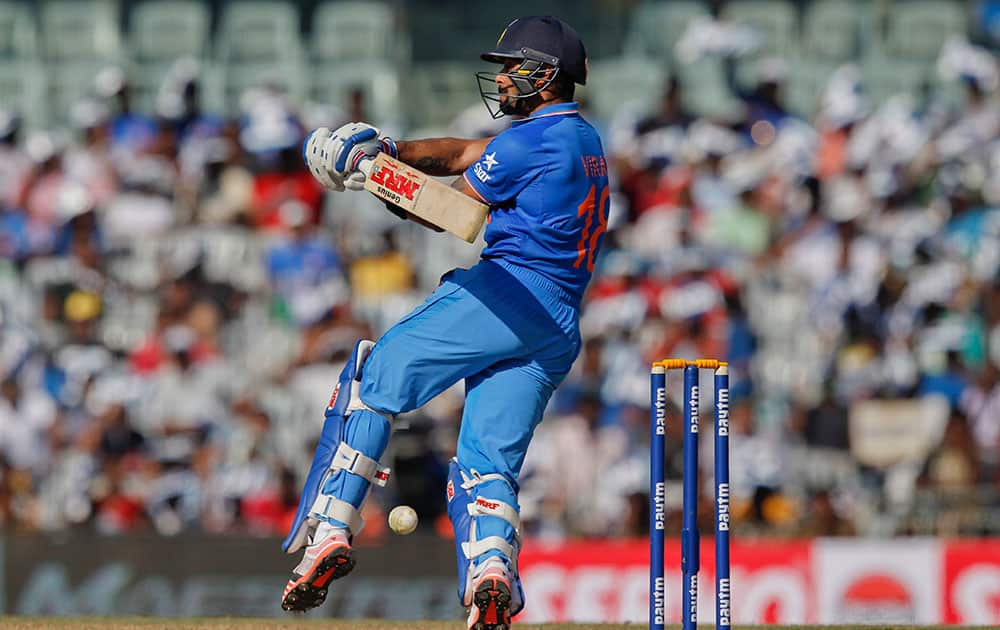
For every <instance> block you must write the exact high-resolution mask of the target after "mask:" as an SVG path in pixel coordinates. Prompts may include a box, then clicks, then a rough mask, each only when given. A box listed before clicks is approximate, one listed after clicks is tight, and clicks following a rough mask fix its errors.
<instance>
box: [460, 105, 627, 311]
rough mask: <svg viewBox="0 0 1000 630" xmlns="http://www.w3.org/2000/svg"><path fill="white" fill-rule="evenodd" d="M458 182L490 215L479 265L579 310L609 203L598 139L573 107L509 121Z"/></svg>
mask: <svg viewBox="0 0 1000 630" xmlns="http://www.w3.org/2000/svg"><path fill="white" fill-rule="evenodd" d="M465 179H466V180H467V181H468V182H469V185H470V186H471V187H472V188H473V189H474V190H475V191H476V192H477V193H478V194H479V196H480V197H482V199H483V201H484V202H486V203H487V204H489V205H490V207H491V211H490V216H489V219H488V223H487V226H486V234H485V239H486V248H485V249H484V250H483V252H482V258H483V259H486V260H490V259H493V260H498V261H502V262H506V263H509V264H513V265H515V266H517V267H521V268H525V269H529V270H532V271H534V272H536V273H538V274H540V275H541V276H543V277H544V278H546V279H548V280H550V281H551V282H553V283H555V284H556V285H557V286H558V287H560V288H561V289H563V290H564V291H566V292H567V293H568V294H569V295H570V296H572V297H573V298H574V299H575V300H576V301H577V302H579V300H580V298H581V297H582V296H583V291H584V289H585V288H586V286H587V283H588V282H589V281H590V276H591V273H592V272H593V271H594V258H595V257H596V256H597V252H598V249H599V248H600V245H601V240H602V238H601V237H602V235H603V234H604V230H605V228H606V227H607V222H608V208H609V205H610V202H609V200H608V193H609V191H608V168H607V162H606V161H605V158H604V149H603V148H602V147H601V139H600V137H599V136H598V135H597V132H596V131H595V130H594V128H593V127H592V126H591V125H590V124H589V123H588V122H587V121H586V120H584V119H583V118H582V117H581V116H580V114H579V113H578V112H577V104H576V103H558V104H555V105H549V106H546V107H543V108H541V109H539V110H538V111H536V112H535V113H534V114H533V115H532V116H531V117H529V118H525V119H523V120H518V121H515V122H514V123H513V125H512V126H511V127H510V128H509V129H507V130H506V131H504V132H502V133H501V134H499V135H498V136H497V137H495V138H493V140H492V141H491V142H490V143H489V145H488V146H487V147H486V150H485V151H483V155H482V156H481V157H480V158H479V161H477V162H476V163H475V164H473V165H472V166H470V167H469V169H468V170H466V171H465Z"/></svg>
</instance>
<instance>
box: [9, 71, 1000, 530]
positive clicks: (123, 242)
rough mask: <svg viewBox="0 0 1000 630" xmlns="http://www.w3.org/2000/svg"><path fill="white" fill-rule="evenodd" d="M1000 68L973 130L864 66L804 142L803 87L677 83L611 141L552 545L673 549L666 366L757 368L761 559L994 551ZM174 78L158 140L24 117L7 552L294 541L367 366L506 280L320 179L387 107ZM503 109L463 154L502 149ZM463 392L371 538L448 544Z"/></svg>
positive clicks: (93, 113) (750, 396)
mask: <svg viewBox="0 0 1000 630" xmlns="http://www.w3.org/2000/svg"><path fill="white" fill-rule="evenodd" d="M986 55H987V57H986V59H988V60H990V62H991V63H986V64H985V65H984V64H983V63H982V59H983V57H982V56H981V55H980V56H979V57H977V59H978V60H979V63H978V65H977V66H976V71H974V72H973V71H969V72H965V71H961V70H962V68H959V70H960V71H959V72H957V73H956V77H957V78H956V80H957V81H960V82H961V84H962V86H963V89H964V95H963V98H962V99H961V101H960V104H956V103H955V102H951V101H939V100H937V99H935V98H934V94H933V93H931V94H927V95H925V96H924V98H921V99H914V98H912V97H907V96H899V97H895V98H892V99H890V100H889V101H888V102H885V103H882V104H874V103H871V102H869V100H868V99H867V98H866V96H865V94H864V93H863V91H862V90H861V89H860V88H859V82H858V78H857V71H856V70H855V69H853V68H851V67H850V66H846V67H844V68H842V69H841V70H839V71H838V72H837V73H835V74H834V76H832V77H831V79H830V81H829V84H828V86H827V87H826V89H825V92H824V94H823V97H822V99H821V107H820V110H819V111H818V112H817V114H816V115H815V117H814V118H812V119H810V120H805V119H802V118H800V117H796V116H793V115H791V114H789V113H788V111H787V110H786V108H785V106H784V105H783V99H782V75H781V73H780V71H774V69H772V71H769V72H766V73H762V74H761V75H760V77H762V78H760V79H759V81H758V83H757V84H756V85H754V86H752V87H751V88H750V89H737V88H736V87H735V85H734V86H733V89H734V92H736V94H737V95H738V96H739V98H740V101H741V103H742V104H743V106H742V107H741V108H740V110H739V111H738V112H736V113H735V114H734V115H732V116H729V117H726V118H720V119H708V118H699V117H695V116H693V115H691V114H689V113H688V112H687V111H686V110H685V108H684V106H683V105H682V103H683V102H684V98H683V90H684V85H683V84H681V83H680V82H678V81H676V80H674V81H671V82H669V83H668V85H667V86H665V89H664V92H663V96H662V99H661V103H660V105H659V108H658V109H657V110H656V111H652V112H648V111H647V112H636V113H630V112H631V110H630V109H628V108H622V111H621V114H620V115H618V116H616V117H615V118H614V119H611V120H596V121H594V122H595V123H596V124H598V125H599V127H600V128H601V129H602V132H603V135H604V138H605V142H606V148H607V149H608V152H609V154H610V155H611V156H612V160H611V164H610V166H612V167H613V173H612V175H613V185H614V187H615V193H614V194H613V195H612V208H611V218H610V220H609V226H608V231H607V235H606V236H605V240H604V246H603V251H602V254H601V257H600V259H599V260H598V262H597V266H596V271H595V277H594V280H593V282H592V285H591V287H590V290H589V292H588V294H587V296H586V298H585V302H584V307H583V311H582V319H581V327H582V332H583V337H584V340H585V345H584V349H583V351H582V352H581V355H580V357H579V359H578V360H577V362H576V364H575V366H574V368H573V371H572V372H571V373H570V375H569V376H568V377H567V379H566V381H565V382H564V383H563V385H562V386H561V387H560V388H559V389H558V390H557V391H556V393H555V395H554V397H553V399H552V402H551V404H550V406H549V409H548V411H547V413H546V418H545V420H544V421H543V422H542V424H541V425H540V427H539V429H538V430H537V432H536V436H535V439H534V442H533V444H532V447H531V449H530V450H529V453H528V458H527V462H526V464H525V467H524V471H523V475H522V479H521V504H522V512H523V518H524V520H525V528H526V531H527V533H528V534H529V535H532V536H541V537H549V538H562V537H566V536H614V537H619V536H641V535H644V533H645V532H646V529H647V527H648V511H647V510H648V494H647V486H648V468H649V449H648V444H649V442H648V440H649V438H648V432H649V403H648V396H649V391H648V368H649V363H650V362H651V361H653V360H658V359H662V358H666V357H686V358H695V357H718V358H725V359H728V360H729V361H730V364H731V366H732V374H733V376H732V385H733V387H732V402H731V404H732V413H731V417H732V420H731V421H732V427H733V429H732V440H731V442H732V473H731V477H732V480H733V487H732V494H733V500H734V516H735V518H736V527H737V529H738V530H739V531H741V532H743V534H741V535H748V534H761V535H782V536H812V535H870V534H908V533H915V534H921V533H923V534H927V533H933V534H956V535H957V534H970V535H975V534H983V533H988V532H993V533H996V531H997V527H998V526H997V523H1000V520H998V519H997V518H994V516H996V514H995V513H994V512H995V511H996V508H995V507H992V508H991V506H997V505H1000V485H998V479H1000V475H998V473H1000V376H998V375H1000V101H998V90H997V76H996V62H995V60H994V59H992V58H991V57H989V56H988V55H989V53H986ZM171 76H172V78H171V81H173V83H172V87H171V90H170V91H169V92H168V96H170V98H168V99H167V101H168V102H169V103H171V104H172V106H171V107H167V108H161V109H159V110H158V111H157V113H156V115H151V114H149V113H146V112H139V111H135V110H134V109H133V108H132V107H131V106H130V98H129V88H130V86H129V85H128V83H127V81H126V80H125V78H124V75H123V74H122V73H121V72H120V71H117V70H116V69H114V68H110V69H108V70H106V71H104V72H102V73H101V75H100V76H99V77H98V78H97V82H96V84H95V90H94V98H92V99H88V100H85V101H82V102H80V103H79V104H78V105H77V106H76V107H75V108H74V111H73V112H72V116H71V119H72V121H73V127H72V129H69V130H63V131H48V132H32V133H26V132H25V130H24V129H23V128H22V126H21V124H20V120H19V118H18V116H17V115H16V114H15V113H14V112H3V113H2V114H0V528H3V529H5V530H8V531H21V530H29V531H36V530H42V531H53V530H60V529H64V528H67V527H89V528H93V529H95V530H96V531H99V532H102V533H109V534H111V533H125V532H139V531H151V530H152V531H156V532H159V533H161V534H168V535H169V534H175V533H179V532H182V531H207V532H248V533H252V534H260V535H283V534H284V533H285V532H286V531H287V527H288V525H289V523H290V519H291V516H292V514H293V512H294V509H295V507H296V504H297V499H298V492H299V489H300V485H301V482H302V480H303V479H304V473H305V472H306V470H307V468H308V464H309V462H310V460H311V456H312V446H313V444H314V443H315V440H316V438H317V436H318V434H319V430H320V427H321V421H322V412H323V409H324V406H325V404H326V401H327V400H328V398H329V395H330V391H331V389H332V387H333V385H334V383H335V379H336V376H337V374H339V371H340V368H341V366H342V364H343V361H344V360H345V359H346V356H347V354H348V353H349V351H350V349H351V348H352V346H353V343H354V341H355V340H356V339H357V338H359V337H371V338H376V337H377V336H378V335H379V334H381V333H382V332H383V331H384V330H385V329H386V328H387V327H388V326H390V325H391V324H392V323H394V322H395V321H396V320H397V319H398V318H399V317H400V316H402V315H403V314H405V313H406V312H407V311H408V310H409V309H411V308H412V307H414V306H415V305H416V304H418V303H419V302H420V301H421V300H422V299H423V297H424V296H425V295H426V294H427V293H428V292H429V291H430V290H431V289H432V288H433V286H434V285H435V283H436V280H437V276H438V275H439V274H440V273H441V272H443V271H446V270H447V268H448V266H449V265H463V266H467V265H469V264H472V263H474V261H475V251H474V250H468V249H462V248H461V247H459V246H458V245H456V244H455V243H453V242H452V241H453V239H450V237H448V236H444V235H433V234H430V233H429V232H426V231H424V230H422V228H419V227H418V226H415V225H413V224H410V223H406V222H401V221H399V220H398V219H396V218H395V217H394V216H392V215H390V214H389V213H387V212H385V211H384V209H383V208H381V207H380V206H379V205H378V204H377V203H375V202H374V200H372V199H369V198H368V196H367V195H362V194H350V193H338V194H325V193H324V191H323V190H322V189H321V188H320V187H319V185H318V184H317V183H316V182H315V181H314V180H313V179H312V177H311V176H310V175H309V173H308V171H306V170H305V168H304V166H303V164H302V162H301V158H300V156H299V146H300V144H301V141H302V139H303V136H304V135H305V133H306V132H307V131H308V129H310V128H312V127H315V126H319V125H327V126H336V125H339V124H341V123H343V122H346V121H348V120H365V119H367V118H368V114H367V112H366V107H365V99H364V97H363V95H362V94H360V93H358V94H355V95H353V96H352V98H351V99H350V101H349V102H348V103H345V104H335V105H338V108H330V107H328V108H315V107H312V108H309V107H303V106H300V104H297V103H293V102H290V101H289V100H288V99H287V98H286V97H285V96H284V95H283V94H282V93H281V92H280V91H279V90H276V89H273V88H269V87H268V86H262V87H261V88H260V89H259V90H256V91H253V92H251V93H248V94H247V95H246V97H245V98H244V99H243V108H242V109H243V111H242V115H241V116H240V117H239V118H238V119H236V120H227V119H224V118H221V117H219V116H216V115H214V114H213V113H211V112H205V111H202V110H201V108H200V106H199V102H200V101H199V86H198V83H197V80H196V79H195V78H194V77H195V75H194V74H185V73H184V72H183V68H181V69H179V70H178V72H177V73H175V74H173V75H171ZM471 80H472V77H470V81H471ZM581 100H582V101H583V103H584V106H585V104H586V100H587V96H586V94H585V93H584V94H583V95H582V99H581ZM340 106H342V108H340ZM474 107H476V108H479V107H480V105H479V104H475V105H474ZM475 111H476V110H474V109H470V110H469V112H470V113H468V114H465V115H463V117H462V118H461V119H460V120H459V121H456V127H455V129H454V130H453V132H455V133H459V132H466V133H468V132H469V131H470V130H472V133H476V132H478V130H480V129H482V130H484V131H483V132H482V133H495V132H496V131H497V128H496V127H493V128H491V127H490V126H489V122H488V121H489V119H488V116H487V114H486V111H485V109H482V110H481V111H480V112H479V113H478V114H476V113H472V112H475ZM374 122H375V123H378V122H379V121H374ZM706 376H707V375H706ZM706 385H707V379H706ZM670 387H671V402H672V403H673V405H674V406H673V407H672V408H671V409H670V415H669V416H668V417H669V418H670V419H671V421H670V422H669V423H668V461H667V467H668V471H669V472H668V475H669V477H670V485H669V486H668V489H667V498H668V518H669V519H672V520H671V523H669V524H668V531H673V532H679V531H680V525H679V521H680V504H679V497H680V492H679V480H680V473H681V459H680V457H679V453H680V435H681V431H680V413H679V407H678V406H677V403H678V401H679V400H680V386H679V379H672V383H671V386H670ZM703 392H704V393H703V396H702V408H703V410H704V411H705V413H704V414H703V419H702V426H703V427H705V429H704V431H703V433H704V435H706V436H707V435H710V432H709V430H708V428H710V427H711V423H712V418H711V414H710V413H709V412H710V410H711V408H712V407H711V404H710V403H711V401H712V392H711V388H710V387H707V386H706V387H705V388H703ZM462 393H463V390H462V388H461V385H460V384H459V385H457V386H456V387H454V388H452V389H450V390H449V391H447V392H445V393H444V394H442V395H441V396H439V397H438V398H437V399H435V400H434V401H432V402H431V403H430V404H429V405H427V406H426V407H425V408H424V409H421V410H418V411H416V412H413V413H411V414H407V415H406V416H404V417H402V418H401V419H400V421H399V423H398V425H397V427H396V434H395V436H394V437H393V440H392V443H391V445H390V449H389V451H388V453H387V455H386V459H387V460H388V461H389V463H390V464H391V465H392V466H393V469H394V473H393V478H392V481H391V482H390V485H389V487H387V488H386V489H385V491H379V492H377V493H375V494H374V495H373V500H372V501H370V502H369V505H368V507H367V508H366V510H367V513H368V514H367V516H368V518H369V522H370V523H372V525H370V526H369V528H368V529H366V530H365V535H366V536H371V537H377V536H379V535H381V534H382V533H384V528H383V527H380V526H379V524H380V523H383V522H384V519H383V518H381V515H382V513H383V512H384V511H387V509H388V508H390V507H391V506H392V505H394V504H396V503H408V504H410V505H413V506H414V507H415V508H416V509H417V510H418V512H419V513H420V515H421V516H422V517H423V518H422V522H423V523H424V524H425V526H427V527H429V528H432V527H433V528H437V529H438V531H440V532H442V534H446V533H447V531H448V530H449V527H448V526H447V522H446V517H444V516H443V513H444V482H445V479H444V477H445V470H446V466H447V460H448V458H449V457H451V456H452V455H453V452H454V447H455V437H456V435H457V430H458V422H459V420H460V418H461V405H462ZM497 404H500V405H502V404H503V401H497ZM709 442H710V440H703V444H702V447H703V448H702V453H701V454H702V458H701V466H702V472H703V479H704V481H705V483H704V484H703V486H704V502H703V505H702V510H703V511H705V512H706V514H707V513H708V512H709V511H710V510H711V509H712V499H711V485H710V483H709V482H710V481H711V470H712V448H711V444H710V443H709ZM991 509H992V510H993V511H994V512H991V511H990V510H991ZM673 521H676V522H673ZM701 522H702V523H703V526H705V527H710V526H711V525H710V523H711V518H707V517H706V516H705V515H703V517H702V519H701Z"/></svg>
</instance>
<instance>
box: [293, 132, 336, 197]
mask: <svg viewBox="0 0 1000 630" xmlns="http://www.w3.org/2000/svg"><path fill="white" fill-rule="evenodd" d="M332 135H333V132H332V131H330V130H329V129H328V128H326V127H319V128H318V129H314V130H312V131H311V132H310V133H309V135H308V136H306V141H305V142H304V143H302V159H303V160H304V161H305V163H306V166H308V167H309V172H310V173H312V176H313V177H314V178H316V181H318V182H319V183H320V184H322V185H323V187H324V188H326V189H327V190H332V191H334V192H342V191H343V190H344V181H343V178H342V177H340V176H339V175H337V174H336V173H333V172H331V171H329V170H327V168H326V163H327V148H326V147H327V143H328V142H329V140H330V136H332Z"/></svg>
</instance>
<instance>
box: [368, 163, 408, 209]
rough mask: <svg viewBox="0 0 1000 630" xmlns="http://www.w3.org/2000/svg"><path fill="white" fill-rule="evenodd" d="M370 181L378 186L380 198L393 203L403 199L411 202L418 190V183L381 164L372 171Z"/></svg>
mask: <svg viewBox="0 0 1000 630" xmlns="http://www.w3.org/2000/svg"><path fill="white" fill-rule="evenodd" d="M371 180H372V181H373V182H375V183H376V184H378V185H379V192H380V193H381V195H380V196H382V197H384V198H386V199H389V200H390V201H393V202H395V203H399V202H400V201H402V198H403V197H406V199H407V200H409V201H413V195H414V194H416V192H417V189H418V188H420V182H418V181H416V180H414V179H413V178H411V177H407V175H406V174H404V173H401V172H400V171H398V170H397V169H394V168H393V167H392V166H390V165H388V164H382V165H381V166H377V167H376V168H374V169H372V174H371Z"/></svg>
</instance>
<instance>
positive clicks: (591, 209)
mask: <svg viewBox="0 0 1000 630" xmlns="http://www.w3.org/2000/svg"><path fill="white" fill-rule="evenodd" d="M595 201H596V203H595ZM608 206H609V203H608V187H607V186H606V185H605V186H604V187H603V188H601V193H600V200H598V195H597V184H591V185H590V192H589V193H587V197H586V198H585V199H584V200H583V202H582V203H581V204H580V206H579V207H578V208H577V209H576V216H578V217H582V216H583V215H584V214H586V215H587V222H586V223H585V224H584V226H583V235H582V236H580V243H579V245H577V248H576V262H574V263H573V268H574V269H579V268H580V265H582V264H583V261H584V259H586V261H587V271H590V272H593V271H594V253H595V252H596V251H597V241H598V240H599V239H600V238H601V234H604V230H606V229H607V227H608V210H609V208H608ZM595 214H596V215H597V225H596V226H595V225H594V215H595Z"/></svg>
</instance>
